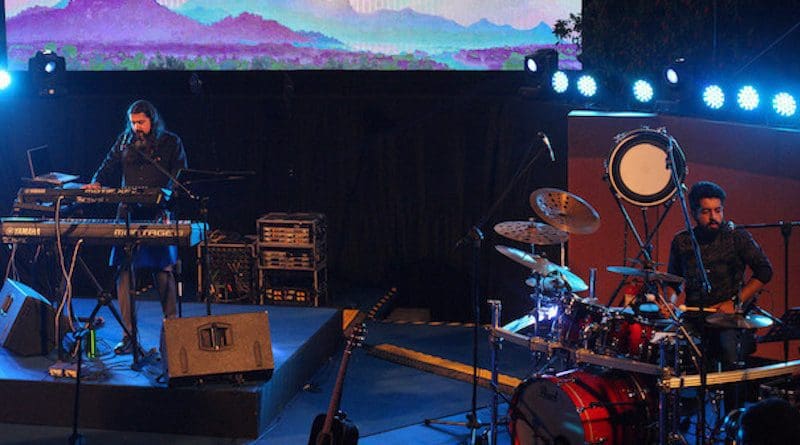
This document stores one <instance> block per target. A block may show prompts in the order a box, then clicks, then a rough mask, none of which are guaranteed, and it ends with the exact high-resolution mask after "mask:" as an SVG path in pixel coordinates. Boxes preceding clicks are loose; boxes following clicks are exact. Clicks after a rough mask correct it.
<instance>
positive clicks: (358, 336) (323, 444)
mask: <svg viewBox="0 0 800 445" xmlns="http://www.w3.org/2000/svg"><path fill="white" fill-rule="evenodd" d="M366 331H367V329H366V326H365V325H364V324H360V325H356V326H354V327H353V332H352V333H351V334H350V336H349V337H348V338H347V344H346V345H345V347H344V354H342V363H341V364H340V365H339V372H338V374H337V375H336V384H335V385H334V387H333V394H331V401H330V403H328V411H327V412H326V413H325V414H319V415H318V416H317V417H316V418H315V419H314V423H313V424H312V425H311V434H310V435H309V437H308V445H356V444H357V443H358V427H356V426H355V424H353V422H351V421H350V420H348V419H347V415H346V414H345V413H343V412H341V411H340V410H339V404H340V402H341V400H342V386H343V385H344V375H345V373H346V372H347V363H348V362H349V361H350V356H351V355H352V354H353V349H355V348H357V347H359V346H361V344H362V343H363V342H364V338H365V335H366Z"/></svg>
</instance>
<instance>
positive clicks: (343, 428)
mask: <svg viewBox="0 0 800 445" xmlns="http://www.w3.org/2000/svg"><path fill="white" fill-rule="evenodd" d="M323 425H325V414H320V415H318V416H317V417H316V418H314V423H313V424H312V425H311V434H310V435H309V437H308V445H357V444H358V427H357V426H356V425H355V424H354V423H353V422H351V421H349V420H347V419H342V418H341V416H339V415H336V416H334V418H333V423H332V424H331V432H330V434H325V433H323V432H322V430H323Z"/></svg>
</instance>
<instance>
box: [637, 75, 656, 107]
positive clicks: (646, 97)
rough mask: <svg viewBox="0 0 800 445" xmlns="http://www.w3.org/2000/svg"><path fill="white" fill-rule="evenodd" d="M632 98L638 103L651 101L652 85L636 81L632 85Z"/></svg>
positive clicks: (644, 81) (643, 81)
mask: <svg viewBox="0 0 800 445" xmlns="http://www.w3.org/2000/svg"><path fill="white" fill-rule="evenodd" d="M633 98H634V99H636V100H637V101H639V102H650V101H651V100H653V85H650V82H648V81H646V80H642V79H639V80H637V81H636V82H634V83H633Z"/></svg>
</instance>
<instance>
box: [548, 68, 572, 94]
mask: <svg viewBox="0 0 800 445" xmlns="http://www.w3.org/2000/svg"><path fill="white" fill-rule="evenodd" d="M551 80H552V82H551V86H552V87H553V91H555V92H556V93H558V94H562V93H565V92H566V91H567V89H568V88H569V77H567V74H566V73H565V72H563V71H556V72H555V73H553V77H552V79H551Z"/></svg>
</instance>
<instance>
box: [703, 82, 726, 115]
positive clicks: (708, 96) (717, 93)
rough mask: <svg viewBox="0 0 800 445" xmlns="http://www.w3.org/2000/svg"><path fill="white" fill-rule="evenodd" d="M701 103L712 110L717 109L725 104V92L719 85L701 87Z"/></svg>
mask: <svg viewBox="0 0 800 445" xmlns="http://www.w3.org/2000/svg"><path fill="white" fill-rule="evenodd" d="M703 103H704V104H706V106H707V107H708V108H711V109H712V110H719V109H720V108H722V106H723V105H725V93H724V92H723V91H722V88H721V87H720V86H719V85H709V86H707V87H705V88H704V89H703Z"/></svg>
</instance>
